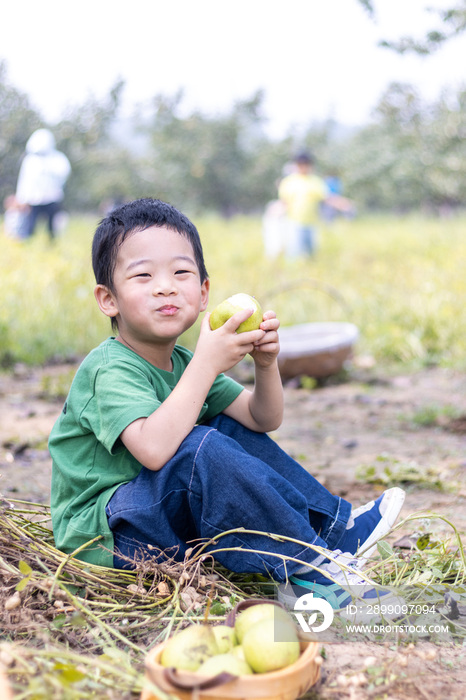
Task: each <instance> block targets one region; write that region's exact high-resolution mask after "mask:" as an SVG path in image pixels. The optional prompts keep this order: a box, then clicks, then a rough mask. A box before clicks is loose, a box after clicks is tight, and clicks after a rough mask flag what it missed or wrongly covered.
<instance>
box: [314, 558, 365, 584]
mask: <svg viewBox="0 0 466 700" xmlns="http://www.w3.org/2000/svg"><path fill="white" fill-rule="evenodd" d="M333 555H334V556H333V559H334V561H331V562H329V563H328V564H325V565H324V566H322V568H323V569H325V570H326V571H328V573H329V574H331V575H332V577H333V578H334V579H335V581H336V582H337V583H342V584H344V585H346V586H348V585H351V586H367V585H368V583H367V581H365V580H364V579H362V578H361V577H360V576H359V574H358V570H359V569H360V566H361V562H360V561H359V559H358V558H357V557H354V556H353V555H352V554H351V553H350V552H341V551H340V550H338V549H336V550H335V551H334V552H333ZM340 562H341V564H344V566H340ZM345 567H348V568H345Z"/></svg>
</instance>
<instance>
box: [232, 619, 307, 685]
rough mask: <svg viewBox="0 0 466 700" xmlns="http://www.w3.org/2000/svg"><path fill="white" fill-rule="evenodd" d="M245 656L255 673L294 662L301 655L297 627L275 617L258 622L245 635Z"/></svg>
mask: <svg viewBox="0 0 466 700" xmlns="http://www.w3.org/2000/svg"><path fill="white" fill-rule="evenodd" d="M242 646H243V649H244V656H245V659H246V661H247V663H248V664H249V665H250V667H251V668H252V670H253V671H254V672H255V673H268V672H269V671H278V670H279V669H281V668H285V667H286V666H290V664H293V663H294V662H295V661H297V659H298V658H299V655H300V645H299V639H298V635H297V632H296V628H294V629H293V627H292V626H291V625H289V624H288V623H286V622H285V621H280V622H277V620H274V619H273V618H269V619H265V620H261V621H260V622H256V624H255V625H253V626H252V627H251V628H250V629H249V630H248V631H247V632H246V634H245V635H244V639H243V642H242Z"/></svg>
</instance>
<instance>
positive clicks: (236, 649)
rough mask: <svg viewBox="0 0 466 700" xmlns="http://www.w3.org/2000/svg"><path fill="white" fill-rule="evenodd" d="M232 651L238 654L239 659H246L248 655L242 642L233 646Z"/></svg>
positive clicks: (234, 654) (235, 654)
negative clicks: (245, 653)
mask: <svg viewBox="0 0 466 700" xmlns="http://www.w3.org/2000/svg"><path fill="white" fill-rule="evenodd" d="M230 653H231V654H233V656H237V657H238V659H242V660H243V661H246V657H245V655H244V649H243V647H242V646H241V644H237V645H236V646H235V647H233V649H232V650H231V652H230Z"/></svg>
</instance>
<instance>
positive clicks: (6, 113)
mask: <svg viewBox="0 0 466 700" xmlns="http://www.w3.org/2000/svg"><path fill="white" fill-rule="evenodd" d="M41 126H43V122H42V121H41V118H40V116H39V114H38V113H37V112H36V111H35V110H34V109H33V107H32V106H31V104H30V102H29V98H28V97H27V96H26V95H25V94H24V93H22V92H20V91H19V90H16V88H14V87H13V86H11V85H10V84H9V83H8V81H7V77H6V67H5V64H4V63H0V206H1V205H2V203H3V201H4V199H5V197H7V196H8V195H10V194H13V193H14V192H15V191H16V181H17V178H18V172H19V167H20V164H21V158H22V156H23V154H24V147H25V145H26V142H27V140H28V138H29V136H30V135H31V133H32V132H33V131H34V130H35V129H38V128H39V127H41Z"/></svg>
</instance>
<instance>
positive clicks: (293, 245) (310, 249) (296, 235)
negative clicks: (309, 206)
mask: <svg viewBox="0 0 466 700" xmlns="http://www.w3.org/2000/svg"><path fill="white" fill-rule="evenodd" d="M316 248H317V231H316V229H315V227H314V226H305V225H304V224H298V223H297V222H295V221H290V222H289V225H288V231H287V240H286V243H285V253H286V255H287V257H289V258H295V257H299V256H301V255H313V253H315V251H316Z"/></svg>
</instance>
